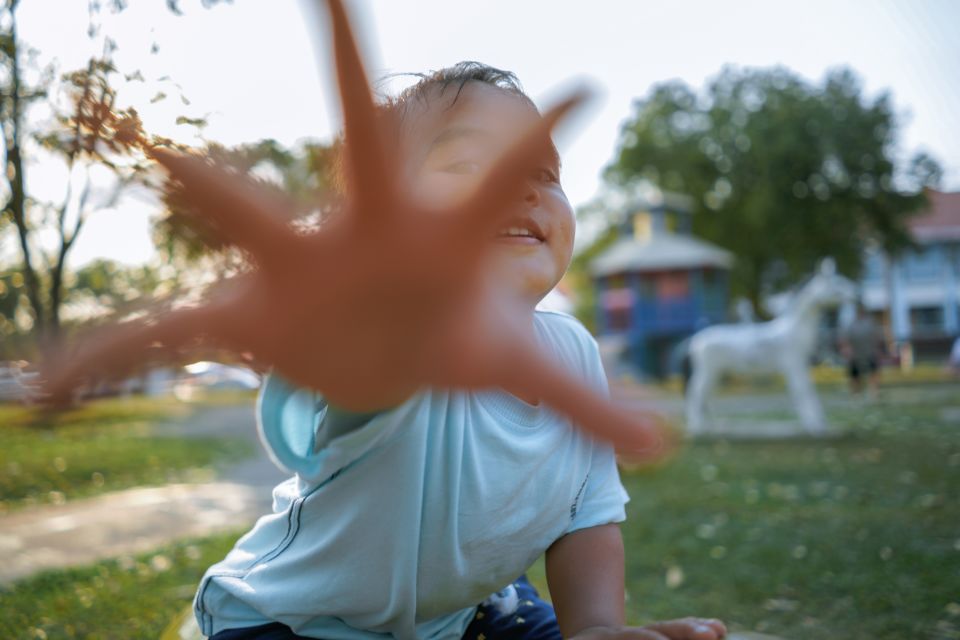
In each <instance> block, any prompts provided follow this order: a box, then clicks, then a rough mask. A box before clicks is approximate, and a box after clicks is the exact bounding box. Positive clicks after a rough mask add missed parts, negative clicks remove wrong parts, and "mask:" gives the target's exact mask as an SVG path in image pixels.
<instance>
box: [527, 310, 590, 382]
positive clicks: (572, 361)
mask: <svg viewBox="0 0 960 640" xmlns="http://www.w3.org/2000/svg"><path fill="white" fill-rule="evenodd" d="M534 318H535V321H536V323H537V325H538V328H539V331H540V335H541V336H542V338H543V339H544V340H545V342H546V343H547V344H548V345H550V346H551V347H552V348H553V349H554V351H555V352H556V353H557V355H559V356H560V358H561V360H565V361H566V362H567V364H568V365H569V366H571V367H574V368H576V369H581V370H582V371H584V372H585V373H587V372H591V370H592V369H594V368H595V361H596V360H598V358H599V350H598V348H597V341H596V340H595V339H594V337H593V336H592V335H591V334H590V332H589V331H587V328H586V327H585V326H583V324H582V323H581V322H580V321H579V320H577V319H576V318H575V317H573V316H572V315H570V314H568V313H564V312H562V311H553V310H541V309H537V311H536V313H535V314H534Z"/></svg>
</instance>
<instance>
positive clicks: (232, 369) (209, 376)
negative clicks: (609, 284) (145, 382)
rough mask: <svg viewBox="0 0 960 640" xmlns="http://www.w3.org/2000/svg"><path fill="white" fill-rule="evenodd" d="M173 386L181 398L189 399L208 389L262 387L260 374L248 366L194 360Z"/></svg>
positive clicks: (254, 388) (250, 388)
mask: <svg viewBox="0 0 960 640" xmlns="http://www.w3.org/2000/svg"><path fill="white" fill-rule="evenodd" d="M183 370H184V375H183V376H181V377H180V378H179V379H178V380H177V382H176V384H175V385H174V387H173V393H174V395H176V396H177V397H178V398H180V399H181V400H189V399H190V398H192V397H193V396H194V395H195V394H196V393H198V392H208V391H253V390H256V389H259V388H260V382H261V380H260V376H259V375H257V374H256V373H254V372H253V371H252V370H250V369H247V368H246V367H238V366H234V365H228V364H221V363H219V362H207V361H202V362H194V363H193V364H189V365H187V366H185V367H184V368H183Z"/></svg>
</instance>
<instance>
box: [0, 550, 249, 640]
mask: <svg viewBox="0 0 960 640" xmlns="http://www.w3.org/2000/svg"><path fill="white" fill-rule="evenodd" d="M239 535H240V533H239V532H235V533H231V534H223V535H218V536H215V537H211V538H205V539H202V540H188V541H183V542H178V543H176V544H172V545H168V546H165V547H163V548H161V549H158V550H157V551H154V552H152V553H149V554H144V555H140V556H136V557H124V558H120V559H118V560H111V561H107V562H100V563H97V564H95V565H92V566H90V567H84V568H81V569H70V570H66V571H52V572H47V573H43V574H40V575H37V576H34V577H32V578H29V579H27V580H23V581H21V582H18V583H17V584H16V586H14V587H12V588H10V587H8V588H6V589H5V588H3V587H0V638H3V639H4V640H14V639H19V638H23V639H24V640H26V639H31V640H38V639H41V640H42V639H49V640H54V639H58V640H59V639H61V638H83V639H85V640H114V639H117V640H119V639H124V640H126V639H134V638H136V639H138V640H139V639H141V638H143V639H155V638H157V637H159V635H160V633H161V632H162V631H163V629H164V628H165V627H166V626H167V625H168V624H169V622H170V621H171V619H173V618H174V616H175V615H176V614H178V613H180V612H181V611H182V610H183V609H184V607H187V606H189V604H190V601H191V599H192V597H193V593H194V591H195V590H196V587H197V583H198V582H199V581H200V577H201V576H202V575H203V572H204V571H205V570H206V569H207V567H209V566H210V565H211V564H213V563H214V562H216V561H218V560H221V559H222V558H223V557H224V556H225V555H226V553H227V551H228V550H229V549H230V547H232V546H233V543H234V541H235V540H236V539H237V537H238V536H239Z"/></svg>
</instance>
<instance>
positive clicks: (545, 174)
mask: <svg viewBox="0 0 960 640" xmlns="http://www.w3.org/2000/svg"><path fill="white" fill-rule="evenodd" d="M537 179H538V180H540V181H542V182H560V176H558V175H557V172H556V171H554V170H553V169H545V168H544V169H538V170H537Z"/></svg>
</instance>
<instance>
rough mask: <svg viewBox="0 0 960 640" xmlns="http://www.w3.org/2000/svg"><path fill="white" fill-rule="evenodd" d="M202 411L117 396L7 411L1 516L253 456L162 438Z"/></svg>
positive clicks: (1, 450)
mask: <svg viewBox="0 0 960 640" xmlns="http://www.w3.org/2000/svg"><path fill="white" fill-rule="evenodd" d="M197 406H198V405H187V404H184V403H181V402H178V401H176V400H173V399H168V398H139V397H134V398H114V399H109V400H100V401H97V402H91V403H89V404H86V405H83V406H82V407H80V408H78V409H76V410H74V411H70V412H68V413H64V414H61V415H58V416H56V417H55V418H45V419H38V418H37V415H36V414H35V413H33V412H31V411H30V410H27V409H24V408H22V407H18V406H12V405H0V512H2V511H5V510H11V509H16V508H21V507H24V506H31V505H34V504H44V503H59V502H63V501H65V500H71V499H74V498H80V497H87V496H91V495H95V494H98V493H103V492H105V491H112V490H117V489H124V488H128V487H131V486H138V485H151V484H162V483H166V482H177V481H185V480H191V479H195V478H196V477H197V472H198V470H202V469H203V468H204V467H207V466H209V465H210V464H211V463H212V462H214V461H215V460H217V459H225V458H227V457H243V456H246V455H249V454H250V453H251V452H252V448H251V447H250V445H248V444H247V443H246V442H244V441H242V440H240V439H226V440H224V439H212V438H189V439H184V438H168V437H163V436H162V435H158V434H157V431H158V430H159V429H161V428H162V426H163V424H164V423H168V422H170V421H172V420H177V419H183V418H185V417H187V416H188V415H189V414H190V413H191V412H192V411H194V410H196V408H197Z"/></svg>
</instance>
